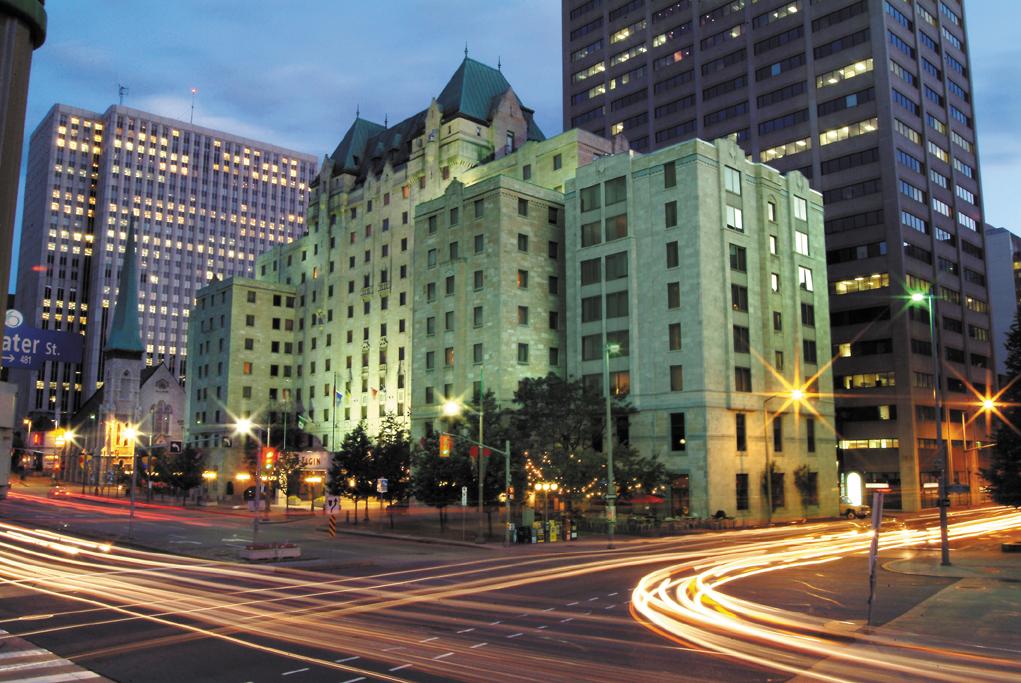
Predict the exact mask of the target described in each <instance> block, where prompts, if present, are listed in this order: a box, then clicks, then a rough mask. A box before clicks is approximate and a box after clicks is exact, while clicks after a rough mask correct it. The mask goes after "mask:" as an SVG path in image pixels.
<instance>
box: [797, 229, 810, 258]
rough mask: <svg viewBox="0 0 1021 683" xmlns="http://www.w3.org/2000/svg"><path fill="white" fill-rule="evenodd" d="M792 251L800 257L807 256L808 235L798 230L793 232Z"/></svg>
mask: <svg viewBox="0 0 1021 683" xmlns="http://www.w3.org/2000/svg"><path fill="white" fill-rule="evenodd" d="M794 251H795V252H796V253H798V254H801V255H802V256H808V233H807V232H801V231H800V230H795V231H794Z"/></svg>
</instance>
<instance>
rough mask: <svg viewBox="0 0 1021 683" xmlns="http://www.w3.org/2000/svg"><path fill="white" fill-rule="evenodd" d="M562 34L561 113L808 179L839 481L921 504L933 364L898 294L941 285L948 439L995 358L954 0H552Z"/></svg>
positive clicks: (932, 460) (917, 319)
mask: <svg viewBox="0 0 1021 683" xmlns="http://www.w3.org/2000/svg"><path fill="white" fill-rule="evenodd" d="M563 44H564V50H563V68H564V84H565V87H564V122H565V126H567V127H573V126H578V127H582V128H586V129H588V130H590V131H593V132H595V133H597V134H606V135H614V134H618V133H621V134H623V135H625V136H626V137H627V138H628V140H629V142H630V144H631V146H632V147H633V148H635V149H638V150H643V151H647V150H652V149H658V148H661V147H663V146H666V145H669V144H673V143H675V142H678V141H680V140H683V139H687V138H692V137H696V136H697V137H699V138H702V139H705V140H712V139H715V138H719V137H722V136H726V135H736V136H737V140H738V142H739V144H740V145H741V146H742V147H743V149H744V150H745V152H746V153H747V154H748V156H749V158H750V159H751V160H753V161H761V162H765V163H768V164H769V165H770V166H773V167H775V168H777V169H779V170H781V171H790V170H795V169H796V170H799V171H801V173H802V174H804V175H805V176H806V177H807V178H808V179H809V182H810V184H811V186H812V187H813V188H814V189H816V190H818V191H820V192H821V193H822V195H823V200H824V205H825V207H826V208H825V232H826V251H827V260H828V262H829V279H830V281H829V283H828V284H829V292H830V311H831V316H832V320H831V324H832V342H833V353H834V355H835V356H836V357H837V358H836V361H835V364H834V366H833V368H834V371H833V372H834V380H835V385H836V392H837V402H836V414H837V428H838V431H839V433H840V443H839V445H840V446H841V450H840V453H841V457H842V466H843V473H844V476H845V477H848V476H851V477H854V481H856V482H857V481H860V480H859V479H858V477H862V478H863V479H864V482H865V483H866V484H867V483H880V482H885V483H887V484H889V485H890V486H891V488H892V493H893V495H891V496H890V497H889V498H888V504H892V505H893V506H895V507H896V506H900V507H903V508H904V509H917V508H919V507H921V506H927V505H934V504H935V503H936V496H935V491H934V489H933V488H932V487H931V486H926V484H931V483H932V482H934V481H935V477H936V473H937V470H938V460H937V450H936V438H935V437H936V421H935V417H936V412H935V408H934V400H933V386H934V385H935V384H936V383H937V382H938V381H939V380H940V378H935V377H933V359H932V355H931V354H932V344H931V343H930V330H929V325H928V316H927V315H926V313H925V310H924V309H923V310H917V309H911V308H909V307H907V306H906V305H905V293H906V292H907V291H916V290H927V289H928V287H929V286H930V285H931V284H933V283H935V284H936V286H937V288H938V291H939V293H940V298H941V301H940V307H941V311H940V320H938V321H936V322H937V323H938V325H939V327H940V335H941V338H942V339H941V341H942V345H943V358H942V366H941V367H942V371H941V373H940V374H941V375H942V378H941V379H942V386H943V387H944V388H945V389H946V391H945V392H944V396H945V399H946V400H947V401H948V402H949V405H950V409H949V414H948V415H947V417H949V418H950V419H949V438H950V440H951V443H950V446H951V450H952V452H957V453H959V452H960V451H959V448H960V447H961V441H962V436H963V435H962V428H961V424H962V420H961V415H962V411H963V413H964V414H966V418H970V417H971V415H972V414H973V413H974V411H975V409H976V408H975V406H976V403H977V401H976V393H978V394H981V393H984V391H985V390H986V387H987V385H988V384H989V383H990V381H991V380H990V377H991V373H992V370H993V361H992V355H993V350H992V346H991V344H990V339H989V337H990V317H989V305H988V301H989V292H988V290H987V286H986V264H985V253H986V245H985V239H984V235H983V232H982V228H981V225H982V213H983V212H982V202H981V193H980V188H979V176H978V157H977V152H976V148H975V128H974V114H973V111H972V94H971V89H972V88H971V78H970V64H969V59H968V51H967V42H966V31H965V20H964V11H963V8H962V3H961V2H960V1H959V0H914V2H906V1H905V0H787V1H785V2H780V1H778V0H757V1H755V0H730V1H727V2H722V1H715V2H711V1H708V0H705V1H701V2H693V1H692V0H680V1H677V0H584V1H582V0H565V2H564V3H563ZM969 385H970V386H969ZM982 422H983V421H982V420H976V421H974V422H973V423H972V425H970V426H969V428H968V430H967V431H968V434H967V437H968V438H969V440H974V439H976V438H978V439H981V438H983V436H984V435H982V434H980V433H978V432H979V430H980V429H981V425H980V423H982ZM943 433H944V436H946V435H947V428H946V426H945V427H944V430H943ZM979 452H980V453H984V452H986V451H979ZM964 460H967V459H966V458H956V459H954V460H953V462H954V463H955V464H954V465H953V475H952V476H953V477H954V478H958V479H960V481H961V482H962V483H965V481H966V480H967V481H968V483H971V484H972V489H973V490H975V489H977V488H978V487H977V481H976V479H975V478H976V476H977V473H976V472H974V471H971V469H970V468H969V469H967V470H965V471H960V472H959V471H958V469H960V468H959V467H958V465H957V464H956V463H959V462H962V461H964ZM962 467H963V466H962Z"/></svg>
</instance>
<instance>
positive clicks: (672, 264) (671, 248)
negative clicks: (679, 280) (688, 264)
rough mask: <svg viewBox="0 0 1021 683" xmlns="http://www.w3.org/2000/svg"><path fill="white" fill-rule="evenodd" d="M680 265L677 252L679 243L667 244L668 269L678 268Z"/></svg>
mask: <svg viewBox="0 0 1021 683" xmlns="http://www.w3.org/2000/svg"><path fill="white" fill-rule="evenodd" d="M679 263H680V258H679V255H678V251H677V242H667V245H666V267H667V268H676V267H677V266H678V265H679Z"/></svg>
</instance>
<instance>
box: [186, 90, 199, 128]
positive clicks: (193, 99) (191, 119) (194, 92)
mask: <svg viewBox="0 0 1021 683" xmlns="http://www.w3.org/2000/svg"><path fill="white" fill-rule="evenodd" d="M198 92H199V89H198V88H192V89H191V116H189V117H188V123H195V95H197V94H198Z"/></svg>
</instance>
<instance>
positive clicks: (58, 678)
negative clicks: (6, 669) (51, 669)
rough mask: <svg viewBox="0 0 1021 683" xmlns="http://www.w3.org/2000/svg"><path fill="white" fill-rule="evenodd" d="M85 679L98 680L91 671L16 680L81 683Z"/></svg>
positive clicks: (35, 682)
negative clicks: (76, 682)
mask: <svg viewBox="0 0 1021 683" xmlns="http://www.w3.org/2000/svg"><path fill="white" fill-rule="evenodd" d="M87 678H99V674H97V673H95V672H93V671H72V672H70V673H66V674H50V675H49V676H32V677H31V678H18V679H15V680H18V681H31V683H65V681H83V680H85V679H87Z"/></svg>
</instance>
